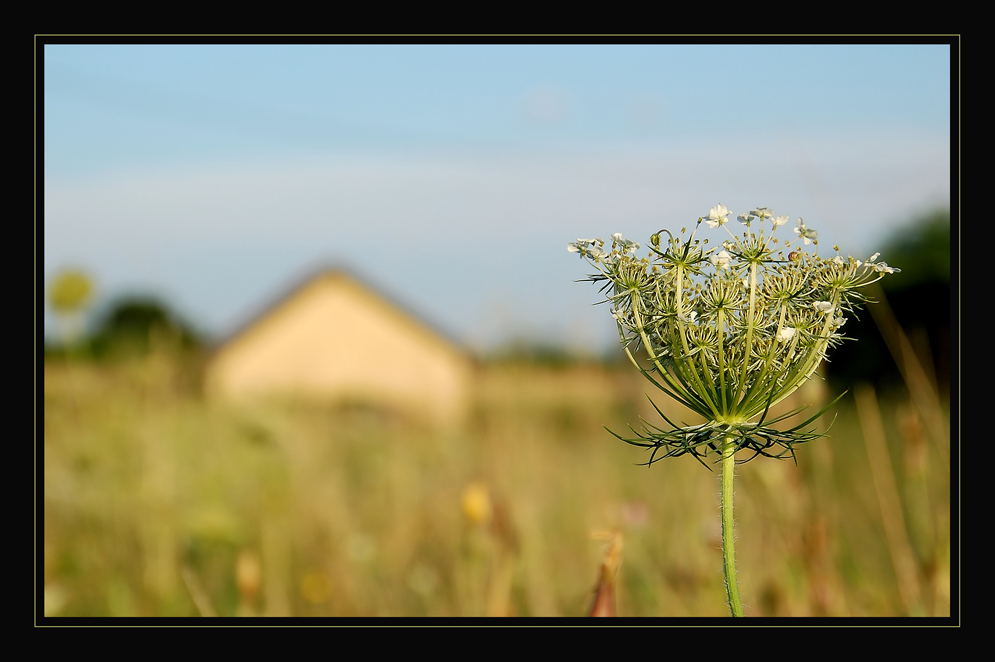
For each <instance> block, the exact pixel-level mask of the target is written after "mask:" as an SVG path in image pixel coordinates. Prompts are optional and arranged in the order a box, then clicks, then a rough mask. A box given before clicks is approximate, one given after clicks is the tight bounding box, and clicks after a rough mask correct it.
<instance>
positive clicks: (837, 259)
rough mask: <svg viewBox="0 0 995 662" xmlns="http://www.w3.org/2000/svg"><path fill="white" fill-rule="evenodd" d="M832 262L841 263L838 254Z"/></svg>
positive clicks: (841, 260) (841, 259)
mask: <svg viewBox="0 0 995 662" xmlns="http://www.w3.org/2000/svg"><path fill="white" fill-rule="evenodd" d="M833 262H834V263H836V264H843V258H842V257H841V256H839V255H837V256H836V257H834V258H833Z"/></svg>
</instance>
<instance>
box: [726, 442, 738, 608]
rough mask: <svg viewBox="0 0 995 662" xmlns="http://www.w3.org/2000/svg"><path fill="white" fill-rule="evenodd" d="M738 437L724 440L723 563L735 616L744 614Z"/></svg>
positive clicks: (730, 602)
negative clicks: (736, 493) (737, 527)
mask: <svg viewBox="0 0 995 662" xmlns="http://www.w3.org/2000/svg"><path fill="white" fill-rule="evenodd" d="M735 454H736V439H735V438H734V437H733V436H732V435H726V437H725V438H724V439H723V440H722V563H723V566H724V568H725V575H726V594H727V595H728V596H729V609H730V610H732V615H733V616H742V615H743V603H742V602H741V601H740V599H739V584H738V583H737V582H736V539H735V536H734V534H733V519H732V479H733V473H734V472H735V470H736V455H735Z"/></svg>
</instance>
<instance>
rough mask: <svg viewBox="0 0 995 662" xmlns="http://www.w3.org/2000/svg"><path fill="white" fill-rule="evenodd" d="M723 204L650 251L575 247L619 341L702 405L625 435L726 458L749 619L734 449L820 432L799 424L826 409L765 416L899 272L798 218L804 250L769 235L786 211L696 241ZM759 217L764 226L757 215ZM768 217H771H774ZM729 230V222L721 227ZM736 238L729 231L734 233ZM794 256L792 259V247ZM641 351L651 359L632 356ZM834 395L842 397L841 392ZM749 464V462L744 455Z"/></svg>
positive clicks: (760, 448)
mask: <svg viewBox="0 0 995 662" xmlns="http://www.w3.org/2000/svg"><path fill="white" fill-rule="evenodd" d="M728 215H729V210H728V209H727V208H726V207H725V206H724V205H717V206H716V207H713V208H712V209H711V210H710V211H709V213H708V215H707V216H702V217H701V218H699V219H698V222H697V225H696V226H695V228H694V230H693V231H692V232H691V234H690V236H687V237H685V234H686V232H687V231H686V229H682V230H681V231H680V233H679V234H675V233H673V232H671V231H670V230H660V231H659V232H657V233H655V234H653V235H652V236H651V237H650V242H649V243H650V245H649V252H648V254H647V255H646V256H645V257H639V256H638V255H636V250H634V249H633V247H634V246H635V247H636V248H638V246H637V245H636V244H635V243H634V242H629V241H628V240H625V239H623V238H622V237H621V235H617V236H615V235H613V237H612V245H611V250H610V251H609V250H607V247H605V245H604V242H601V241H600V240H586V239H578V240H577V242H576V243H571V244H570V245H569V250H570V251H572V252H576V253H580V254H581V256H582V257H583V258H585V259H587V261H588V262H589V263H590V264H591V265H592V266H594V267H595V268H596V269H597V273H594V274H592V275H591V276H590V277H589V278H588V280H590V281H591V282H594V283H597V284H599V285H600V287H601V291H602V292H603V293H604V294H605V295H606V297H607V301H609V302H610V304H611V314H612V317H613V318H615V320H616V323H617V325H618V332H619V338H620V340H621V343H622V346H623V348H624V350H625V352H626V354H627V355H628V356H629V359H630V360H631V361H632V363H633V365H635V366H636V368H637V369H638V370H639V371H640V372H641V373H642V374H643V376H644V377H646V378H647V379H648V380H649V381H650V382H651V383H652V384H653V385H654V386H656V387H657V388H659V389H660V390H661V391H663V392H664V393H665V394H666V395H667V396H669V397H671V398H673V399H675V400H676V401H677V402H679V403H681V404H682V405H684V406H686V407H687V408H689V409H691V410H692V411H694V412H696V413H697V414H699V415H700V416H702V417H703V418H704V419H705V423H702V424H700V425H693V426H683V427H682V426H679V425H677V424H675V423H674V422H673V421H671V420H670V419H668V418H667V417H666V416H665V415H664V414H663V413H662V412H661V411H660V410H659V409H657V412H658V413H660V416H661V417H663V419H664V421H666V423H667V424H669V426H670V428H669V429H667V428H665V427H659V426H657V425H652V424H649V423H645V424H644V426H643V427H642V428H641V429H639V430H634V432H635V435H636V436H635V437H632V438H626V437H622V436H620V435H617V434H615V433H612V434H615V436H616V437H618V438H619V439H622V440H623V441H625V442H627V443H629V444H632V445H635V446H640V447H643V448H646V449H649V450H650V451H651V455H650V457H649V460H648V461H647V462H646V464H653V463H654V462H657V461H659V460H660V459H662V458H664V457H677V456H680V455H691V456H692V457H694V458H695V459H696V460H698V461H699V462H701V463H702V464H703V465H704V466H706V467H707V466H708V464H706V463H705V459H706V458H707V457H708V456H710V455H713V454H716V455H718V456H719V461H720V462H721V466H722V532H723V559H724V565H725V569H726V587H727V590H728V592H729V604H730V606H731V608H732V611H733V614H734V615H742V605H741V603H740V600H739V589H738V586H737V584H736V580H735V562H734V541H733V536H732V521H733V520H732V478H733V467H734V464H735V455H736V453H739V452H740V451H747V452H748V453H750V454H751V455H750V456H749V457H747V458H746V460H749V459H752V458H754V457H756V456H758V455H763V456H767V457H777V458H783V457H787V456H790V457H794V447H795V445H797V444H800V443H804V442H808V441H811V440H813V439H816V438H818V437H820V436H823V435H824V434H825V433H820V432H817V431H815V430H814V429H807V430H806V429H804V428H805V427H806V426H808V425H809V424H810V423H811V422H812V421H814V420H815V419H816V418H818V417H819V416H820V415H822V414H823V413H824V412H825V411H826V410H827V409H828V408H829V407H831V406H832V405H833V404H835V402H836V401H835V400H834V401H833V402H832V403H830V404H829V405H828V406H827V407H826V408H824V409H823V410H822V411H820V412H819V413H817V414H816V415H815V416H812V417H811V418H809V419H808V420H806V421H804V422H803V423H801V424H798V425H795V426H793V427H790V428H788V429H780V428H781V426H778V427H775V424H777V423H779V422H781V421H783V420H785V419H787V418H788V417H790V416H793V415H795V414H797V413H798V411H799V410H795V411H793V412H790V413H788V414H785V415H782V416H778V417H775V418H773V419H770V420H768V418H767V416H768V412H769V411H770V408H771V407H772V406H774V405H776V404H777V403H779V402H781V401H782V400H784V399H785V398H787V397H788V396H789V395H791V393H793V392H794V391H795V390H796V389H798V388H799V387H800V386H801V385H802V384H804V383H805V382H806V381H807V380H808V379H809V378H810V377H812V375H813V374H814V373H815V371H816V369H817V368H818V367H819V365H820V364H821V363H822V361H823V359H825V358H826V355H827V353H828V352H829V350H830V349H831V348H832V347H834V346H835V345H837V344H839V343H840V342H842V340H843V334H842V333H841V327H842V326H843V325H844V323H845V322H846V316H847V315H848V314H850V313H852V312H853V310H854V309H855V308H856V307H858V306H859V305H861V304H862V303H865V302H866V301H867V300H866V299H865V298H864V297H863V296H862V295H861V294H860V291H859V290H860V289H861V288H863V287H865V286H867V285H869V284H871V283H873V282H876V281H877V280H880V279H881V278H883V277H884V276H885V275H886V274H894V273H897V272H898V271H899V270H898V269H895V268H894V267H891V266H888V264H887V263H885V262H880V263H876V262H875V261H876V260H877V258H878V255H877V254H874V255H873V256H872V257H871V259H870V260H868V261H867V262H866V263H862V262H860V261H859V260H856V259H854V258H852V257H847V258H843V257H842V256H840V255H839V254H838V248H837V254H836V255H835V256H834V257H833V258H831V259H826V258H822V257H820V256H818V255H817V254H810V253H807V252H806V251H805V249H804V248H803V246H807V245H809V244H813V245H817V244H818V241H817V237H818V235H817V233H816V231H815V230H813V229H811V228H809V227H808V226H806V225H805V222H804V221H803V220H802V219H801V218H799V219H798V223H797V227H795V228H794V232H795V235H797V237H795V238H796V239H798V240H799V241H798V242H794V243H798V244H799V245H798V247H797V248H792V247H791V246H790V244H791V243H793V242H789V241H787V240H786V239H785V240H783V241H782V242H781V246H782V247H783V250H781V248H779V247H778V240H777V239H774V238H773V235H774V234H775V233H776V232H777V231H778V228H780V227H781V226H783V225H785V223H786V222H787V216H776V217H775V216H774V214H773V212H772V211H771V210H770V209H767V208H766V207H758V208H756V209H753V210H751V211H750V212H747V213H745V214H742V215H740V216H739V218H740V220H743V222H744V223H746V231H745V232H744V233H743V234H742V235H741V236H739V237H736V236H733V237H732V239H727V240H725V241H724V242H722V243H721V244H720V245H719V246H717V247H714V248H709V247H708V246H707V244H708V240H707V239H696V238H695V237H696V234H697V232H698V229H699V228H700V227H701V225H702V224H707V225H708V226H709V227H712V228H717V227H719V226H723V225H724V224H725V223H726V221H727V217H728ZM755 219H759V221H760V222H758V223H752V224H751V223H750V221H752V220H755ZM766 221H770V222H769V223H768V222H766ZM723 229H725V230H728V228H723ZM730 234H731V233H730ZM785 253H787V255H785ZM640 346H641V347H642V348H643V349H644V351H645V353H646V356H647V358H648V359H649V362H650V364H651V366H650V367H649V368H646V367H643V365H642V364H641V363H640V362H638V361H636V359H635V354H634V350H635V349H637V348H638V347H640ZM838 399H839V398H837V400H838ZM746 460H744V461H746Z"/></svg>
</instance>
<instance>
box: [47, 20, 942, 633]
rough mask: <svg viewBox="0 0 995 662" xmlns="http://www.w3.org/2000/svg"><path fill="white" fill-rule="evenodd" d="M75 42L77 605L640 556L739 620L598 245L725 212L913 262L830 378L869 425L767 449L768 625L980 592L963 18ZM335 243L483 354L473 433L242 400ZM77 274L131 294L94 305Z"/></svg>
mask: <svg viewBox="0 0 995 662" xmlns="http://www.w3.org/2000/svg"><path fill="white" fill-rule="evenodd" d="M77 41H78V40H77ZM948 41H949V40H948ZM63 42H66V43H59V40H57V39H55V38H52V39H47V40H46V39H39V40H38V51H37V55H38V59H37V64H38V68H37V70H38V72H39V74H38V75H39V76H40V79H39V90H43V92H44V95H43V96H44V98H43V99H41V100H42V101H43V105H42V106H40V108H41V112H42V113H43V115H44V118H43V120H44V121H43V123H42V124H41V125H40V126H41V136H40V137H42V138H43V143H41V142H40V143H39V145H43V150H39V156H40V157H41V158H40V160H39V163H40V164H41V166H40V167H41V168H42V169H43V172H40V173H39V175H40V178H39V181H40V186H41V191H42V195H41V199H40V203H41V204H40V205H39V217H38V222H39V223H40V224H42V223H43V224H44V230H45V231H44V247H43V250H44V256H43V264H44V277H43V278H42V279H39V281H38V282H37V284H36V292H37V294H38V301H37V303H38V307H37V312H38V325H37V333H38V342H37V345H36V348H37V356H38V359H39V365H40V367H39V371H38V374H37V377H38V380H39V384H40V387H41V388H40V394H39V400H38V401H37V405H38V406H39V407H40V409H41V411H42V419H43V427H42V428H41V430H40V432H39V434H38V435H37V436H36V449H37V452H38V458H39V463H40V466H41V471H42V483H41V485H40V486H39V487H40V495H39V504H40V510H39V519H38V525H39V529H40V540H39V543H38V545H39V549H38V556H39V564H38V567H37V568H36V578H37V580H38V583H39V585H40V586H42V587H43V594H40V595H39V596H38V598H39V607H40V609H42V610H43V612H44V613H45V614H47V615H53V616H127V615H134V616H198V615H200V616H213V615H217V616H253V615H264V616H282V615H294V616H308V615H314V616H483V615H492V616H584V615H586V614H587V613H589V611H590V609H591V605H592V601H593V598H594V591H595V587H596V586H597V583H598V579H599V576H600V573H601V566H602V564H603V563H604V562H605V560H606V558H607V559H609V560H611V559H614V560H615V561H619V562H620V564H619V565H618V571H617V578H616V580H615V583H614V588H615V597H616V602H617V613H618V615H619V616H623V617H624V616H665V617H666V616H726V615H727V614H728V611H727V609H726V607H725V590H724V586H723V576H722V570H721V551H720V539H719V519H718V493H719V483H718V475H717V473H715V472H710V471H708V470H707V469H706V468H704V467H702V466H701V465H700V464H698V463H697V462H695V461H694V460H693V459H691V458H686V457H685V458H676V459H668V460H666V461H663V462H660V463H657V464H654V465H653V466H652V467H640V466H636V465H637V463H640V462H644V461H645V460H646V459H647V456H646V454H645V453H643V452H642V451H640V450H639V449H637V448H634V447H630V446H626V445H625V444H623V443H622V442H620V441H618V440H617V439H616V438H614V437H612V436H611V435H610V434H609V433H608V432H607V431H606V430H605V429H604V426H607V427H608V428H610V429H612V430H614V431H616V432H620V433H624V431H625V430H626V429H627V427H626V426H627V425H628V424H633V425H637V424H638V417H639V416H645V417H647V418H648V419H649V420H651V421H653V420H655V416H656V415H655V414H654V413H653V411H652V408H651V406H650V405H649V403H648V401H647V400H646V393H649V394H650V395H653V393H652V391H650V390H648V389H647V387H648V386H649V385H648V383H646V382H645V380H643V379H642V378H641V377H640V376H639V375H638V373H636V371H635V370H634V369H633V368H632V367H631V365H628V364H626V363H624V362H621V361H620V360H619V359H620V354H619V350H618V347H617V344H616V339H617V335H616V331H615V328H614V326H613V323H612V320H611V319H610V316H609V315H608V313H607V311H606V310H605V309H604V307H603V306H592V305H591V304H592V303H593V302H595V301H597V299H598V295H597V292H596V291H595V289H594V288H593V287H591V286H590V284H587V283H576V282H574V281H576V280H577V279H581V278H583V277H584V276H585V275H586V274H587V273H588V268H587V267H586V265H584V264H583V263H582V262H579V261H578V260H577V259H576V255H570V254H568V253H567V251H566V245H567V242H569V241H573V240H575V239H576V238H577V237H588V236H607V235H609V234H610V233H612V232H615V231H621V232H623V233H625V235H626V236H627V237H630V238H632V239H634V240H637V241H643V242H645V241H646V239H647V238H648V236H649V235H650V234H651V233H652V232H656V231H658V230H659V229H660V228H661V227H668V228H675V227H677V228H679V227H680V226H681V225H690V224H691V223H693V221H694V219H696V218H697V217H699V216H701V215H702V214H704V213H707V210H708V209H709V208H710V207H712V206H714V205H715V204H717V203H724V204H726V205H727V206H728V207H729V208H730V209H732V210H733V213H734V214H737V213H740V212H742V211H744V210H746V209H752V208H754V207H756V206H758V205H764V206H770V207H772V208H773V209H774V210H775V212H776V213H778V214H782V213H783V214H790V215H791V216H792V223H793V222H794V217H798V216H800V217H804V218H805V219H806V222H807V224H808V225H809V226H810V227H814V228H816V229H817V230H818V231H819V233H820V238H821V239H823V242H822V245H821V246H820V249H822V250H823V254H828V252H829V251H830V250H831V246H832V244H833V243H837V242H838V244H839V245H840V247H841V251H842V253H843V254H852V255H854V256H855V257H858V258H859V259H865V258H866V257H867V256H869V255H870V254H872V253H874V252H877V251H880V252H881V253H882V257H881V259H883V260H886V261H887V262H888V263H889V264H891V265H893V266H896V267H899V268H901V269H902V273H901V274H898V275H896V276H894V277H891V278H888V279H886V281H885V282H884V283H883V285H885V286H886V287H887V288H888V289H885V290H882V291H878V292H871V295H872V296H874V297H875V298H876V299H878V300H879V301H880V303H879V304H876V305H874V306H871V307H870V308H869V309H868V310H867V311H866V312H861V313H860V315H859V319H851V320H850V321H848V323H847V326H846V327H845V331H846V333H847V335H848V336H851V337H854V338H856V339H858V340H857V341H856V342H850V343H844V345H843V346H841V347H839V348H837V351H836V352H834V354H833V355H832V356H831V357H830V358H831V363H828V364H825V365H824V366H823V369H822V370H820V374H821V375H822V376H823V377H825V380H824V381H823V380H818V381H814V382H812V383H811V384H810V385H809V386H808V387H807V388H806V389H803V391H800V392H799V396H798V399H797V400H796V401H797V402H799V403H801V402H807V401H811V402H813V403H819V402H823V403H824V402H828V400H829V399H831V398H832V397H835V395H836V394H838V393H841V392H843V391H844V390H847V391H848V393H847V395H845V396H844V397H843V399H842V400H840V402H839V403H838V405H837V406H836V407H834V409H833V410H832V411H831V412H830V414H829V415H828V416H827V417H826V418H824V419H821V420H820V421H819V422H818V423H817V425H818V426H821V428H820V429H825V427H826V426H828V425H829V424H830V422H832V421H833V417H834V416H835V422H833V423H832V429H831V430H830V431H829V434H830V436H829V437H827V438H824V439H820V440H818V441H816V442H813V443H811V444H809V445H806V446H803V447H801V448H799V450H798V452H797V466H796V465H795V463H793V462H791V461H790V460H789V461H785V462H780V461H776V460H772V459H766V458H758V459H757V460H755V461H752V462H749V463H747V464H744V465H741V466H740V467H739V469H738V477H737V488H736V517H737V520H738V539H737V553H738V564H739V572H740V583H741V591H742V594H743V600H744V605H745V609H746V613H747V615H750V616H904V615H924V616H945V615H949V614H950V612H951V601H952V600H956V599H957V591H956V584H957V580H956V578H953V579H952V578H951V567H952V565H953V567H954V568H956V558H952V555H953V556H954V557H956V553H957V551H956V546H953V548H952V545H951V520H952V516H951V508H952V507H953V508H954V512H956V507H957V498H956V497H957V495H956V494H952V493H951V476H952V475H956V472H957V471H958V469H959V467H958V465H957V457H956V454H955V455H954V457H953V459H952V458H951V452H950V449H951V435H950V431H951V424H950V423H951V411H954V412H956V411H957V402H956V398H954V401H953V402H952V401H951V395H950V394H951V384H953V385H956V384H957V375H958V367H959V366H958V364H957V356H958V354H957V352H956V345H957V337H958V335H957V322H958V320H959V315H958V314H957V310H958V301H957V296H956V284H957V278H958V276H957V271H956V264H957V262H956V260H955V261H954V262H953V264H954V275H953V277H951V256H952V255H959V241H958V237H959V233H958V228H959V216H958V214H957V210H956V206H954V207H951V198H950V174H951V171H950V160H951V144H950V136H951V121H950V120H951V107H952V106H951V104H952V99H953V98H954V97H952V95H951V76H950V74H951V66H952V62H953V66H954V68H955V69H956V67H957V63H958V62H959V61H958V60H957V59H956V58H957V55H958V52H957V51H956V50H955V49H952V47H951V45H950V44H949V43H943V41H942V40H937V42H936V43H917V44H911V43H897V42H896V43H881V44H820V45H804V44H787V43H768V44H759V43H758V44H738V45H732V44H721V43H716V44H682V45H674V44H627V45H626V44H620V45H583V44H532V45H466V44H434V45H417V44H407V45H398V44H364V45H346V44H335V45H327V44H324V45H323V44H281V45H265V44H263V45H253V44H232V43H215V44H199V45H197V44H183V45H169V44H157V45H152V44H135V43H124V42H123V41H121V42H118V41H116V40H114V39H104V40H103V43H99V44H98V43H91V44H85V43H67V40H63ZM951 54H953V56H952V55H951ZM951 211H953V212H954V213H953V216H952V217H951ZM328 264H332V265H337V266H342V265H344V266H346V267H349V268H353V267H354V268H355V269H354V270H355V271H356V272H357V273H359V274H361V275H363V276H366V277H368V278H369V280H371V281H372V282H375V283H378V284H382V285H384V289H385V290H386V291H387V292H389V293H390V294H392V295H393V296H394V298H395V299H396V300H399V301H401V302H404V304H405V305H408V306H410V308H411V309H413V310H416V311H418V312H419V313H420V314H423V315H424V317H425V318H426V319H428V320H430V321H432V322H433V323H436V324H437V325H438V327H439V328H441V329H443V330H445V331H446V332H447V333H448V335H450V337H452V338H455V339H456V340H457V341H459V342H460V343H461V344H463V345H464V346H466V347H468V348H469V350H470V351H471V352H472V353H473V354H474V356H475V357H476V361H477V366H476V370H477V375H476V382H475V386H474V389H473V391H474V392H473V394H472V396H473V407H472V413H471V415H470V417H469V420H468V421H467V422H466V424H465V425H462V426H460V427H453V428H449V429H442V428H433V427H430V426H427V425H425V424H423V423H419V422H418V421H415V420H410V419H409V418H406V417H405V416H404V415H403V414H400V413H398V412H395V411H391V410H388V409H384V408H379V407H376V406H358V405H352V406H349V405H344V404H343V405H332V404H330V405H328V406H314V405H307V404H304V403H294V402H282V403H276V402H273V403H270V404H267V405H260V406H256V407H253V408H239V407H236V406H231V405H225V404H222V403H218V402H214V401H209V400H207V399H205V397H204V395H203V392H202V385H203V379H202V377H203V372H204V368H205V365H206V364H207V362H208V361H209V359H210V355H211V352H212V351H213V348H214V347H215V346H216V345H217V343H218V342H219V341H220V340H221V339H222V338H224V337H225V336H226V335H227V334H228V333H230V332H231V330H233V329H235V328H237V327H238V326H239V324H240V323H241V322H242V321H244V320H246V319H250V318H251V317H252V313H253V312H254V311H257V310H259V309H260V307H261V305H262V304H263V303H264V302H265V301H267V300H271V299H272V296H273V294H274V293H275V292H278V291H280V290H281V289H282V287H283V286H284V285H285V284H287V283H290V282H293V281H294V280H296V279H297V277H298V276H299V275H300V274H302V273H304V272H307V271H310V270H312V269H311V268H312V267H313V266H316V265H328ZM74 269H75V270H78V272H79V273H82V274H84V275H85V277H86V278H87V279H88V280H89V281H90V282H91V284H92V285H93V286H94V290H93V296H92V298H91V299H90V300H89V301H87V302H86V303H87V304H88V305H86V306H82V307H79V308H77V309H76V310H75V312H73V311H68V310H67V309H63V310H62V311H61V313H60V311H58V310H57V309H56V307H54V306H52V305H51V303H52V302H51V299H50V295H51V293H52V288H53V285H54V283H55V282H57V280H58V278H59V277H60V275H63V274H65V273H67V270H74ZM952 283H953V285H952ZM952 293H953V294H952ZM67 313H68V314H67ZM951 347H953V348H954V349H953V350H952V349H951ZM953 390H954V393H955V394H956V386H954V389H953ZM654 399H655V401H656V402H657V404H659V405H660V406H661V407H668V405H667V404H666V403H665V402H663V401H661V398H656V397H655V396H654ZM670 411H672V409H671V410H670ZM681 418H682V420H686V417H683V416H681ZM955 440H956V437H955ZM953 519H956V518H953ZM952 550H953V551H952Z"/></svg>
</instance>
